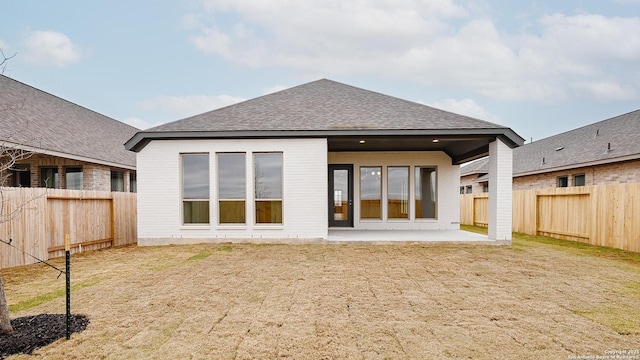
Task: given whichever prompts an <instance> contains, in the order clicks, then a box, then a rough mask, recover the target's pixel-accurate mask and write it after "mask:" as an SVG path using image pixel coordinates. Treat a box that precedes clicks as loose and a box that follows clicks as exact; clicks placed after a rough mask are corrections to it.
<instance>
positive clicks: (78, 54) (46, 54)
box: [24, 31, 83, 67]
mask: <svg viewBox="0 0 640 360" xmlns="http://www.w3.org/2000/svg"><path fill="white" fill-rule="evenodd" d="M24 47H25V53H24V59H25V60H26V61H27V62H29V63H32V64H35V65H41V66H56V67H63V66H65V65H69V64H72V63H75V62H78V61H80V59H81V58H82V56H83V54H82V51H81V49H80V48H79V47H78V46H77V45H75V44H73V43H72V42H71V40H70V39H69V37H67V36H66V35H65V34H63V33H61V32H57V31H32V32H30V33H29V34H28V35H27V37H26V39H25V43H24Z"/></svg>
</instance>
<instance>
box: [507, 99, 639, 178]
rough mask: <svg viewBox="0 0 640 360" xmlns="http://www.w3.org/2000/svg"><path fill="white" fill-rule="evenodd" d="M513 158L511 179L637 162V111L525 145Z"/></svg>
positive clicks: (515, 152)
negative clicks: (634, 160) (619, 162)
mask: <svg viewBox="0 0 640 360" xmlns="http://www.w3.org/2000/svg"><path fill="white" fill-rule="evenodd" d="M513 159H514V161H513V174H514V176H524V175H530V174H536V173H543V172H551V171H558V170H564V169H570V168H577V167H583V166H592V165H599V164H606V163H612V162H618V161H625V160H632V159H640V110H636V111H632V112H630V113H627V114H623V115H619V116H616V117H613V118H610V119H607V120H603V121H599V122H597V123H593V124H590V125H587V126H583V127H580V128H577V129H574V130H571V131H567V132H564V133H561V134H558V135H554V136H550V137H548V138H544V139H542V140H538V141H534V142H532V143H530V144H526V145H524V146H522V147H520V148H517V149H514V151H513Z"/></svg>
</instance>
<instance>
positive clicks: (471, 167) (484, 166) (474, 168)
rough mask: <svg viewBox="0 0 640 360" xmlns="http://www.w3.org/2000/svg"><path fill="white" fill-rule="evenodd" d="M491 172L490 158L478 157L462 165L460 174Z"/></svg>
mask: <svg viewBox="0 0 640 360" xmlns="http://www.w3.org/2000/svg"><path fill="white" fill-rule="evenodd" d="M488 172H489V158H488V157H485V158H482V159H478V160H476V161H473V162H471V163H468V164H466V165H463V166H461V167H460V176H467V175H473V174H486V173H488Z"/></svg>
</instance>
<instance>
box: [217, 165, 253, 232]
mask: <svg viewBox="0 0 640 360" xmlns="http://www.w3.org/2000/svg"><path fill="white" fill-rule="evenodd" d="M217 156H218V223H219V224H245V223H246V202H247V201H246V200H247V186H246V183H247V175H246V172H247V170H246V154H245V153H218V154H217Z"/></svg>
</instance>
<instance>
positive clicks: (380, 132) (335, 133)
mask: <svg viewBox="0 0 640 360" xmlns="http://www.w3.org/2000/svg"><path fill="white" fill-rule="evenodd" d="M469 135H472V136H495V137H499V138H500V139H501V140H502V141H503V142H505V144H507V145H508V146H509V147H511V148H515V147H518V146H522V145H523V144H524V139H523V138H522V137H520V136H519V135H518V134H516V133H515V132H514V131H513V130H511V129H510V128H489V129H338V130H243V131H165V132H146V131H141V132H138V133H136V134H135V135H134V136H133V137H132V138H131V139H129V140H128V141H127V142H126V143H125V148H126V149H127V150H130V151H134V152H139V151H141V150H142V149H144V147H145V146H146V145H147V144H148V143H149V142H150V141H152V140H180V139H266V138H292V137H298V138H328V137H341V136H455V137H462V136H469ZM487 152H488V150H487V151H481V152H480V153H474V154H470V157H471V158H474V159H475V158H479V157H481V156H484V155H482V154H485V153H487ZM485 155H486V154H485ZM471 160H472V159H471ZM466 161H470V160H469V159H467V160H466Z"/></svg>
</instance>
